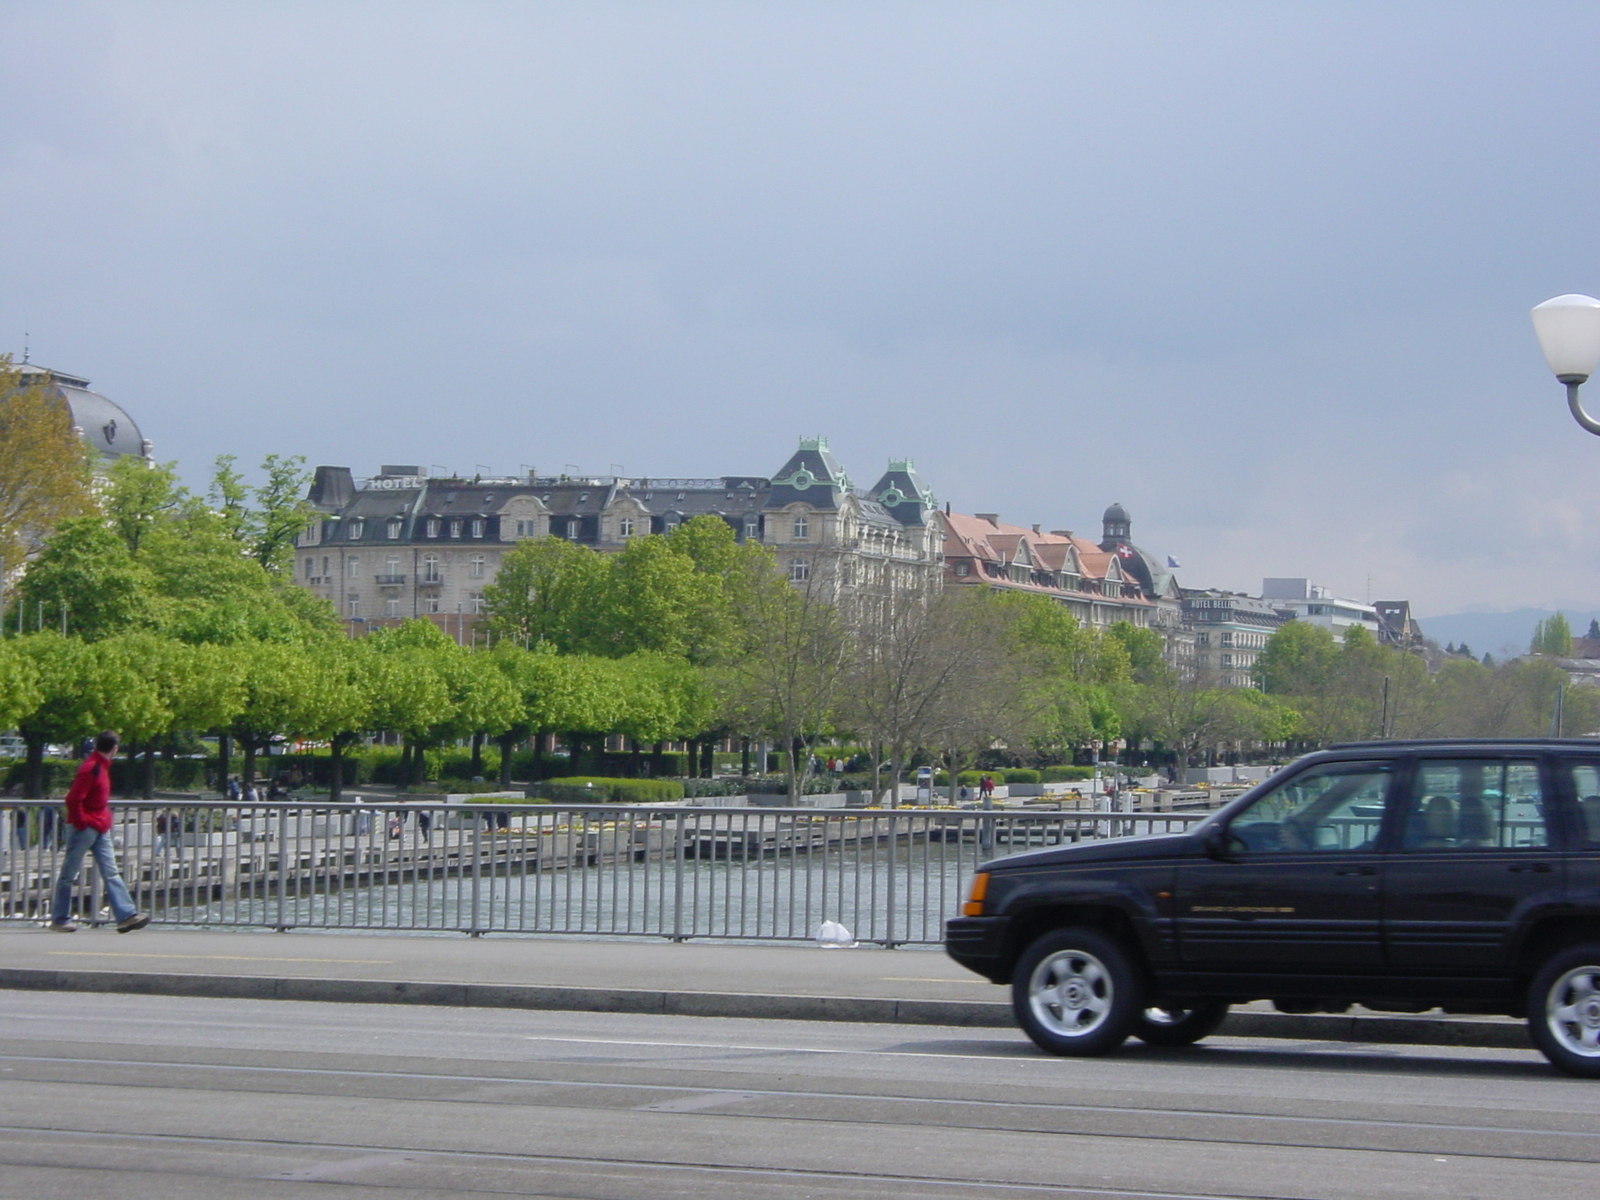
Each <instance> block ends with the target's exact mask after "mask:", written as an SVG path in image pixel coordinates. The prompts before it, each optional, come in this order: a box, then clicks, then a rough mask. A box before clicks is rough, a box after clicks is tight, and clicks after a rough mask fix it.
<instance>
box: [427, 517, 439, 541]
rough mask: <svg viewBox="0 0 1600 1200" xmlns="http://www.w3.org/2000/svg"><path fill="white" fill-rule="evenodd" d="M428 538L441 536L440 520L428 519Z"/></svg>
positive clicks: (435, 518)
mask: <svg viewBox="0 0 1600 1200" xmlns="http://www.w3.org/2000/svg"><path fill="white" fill-rule="evenodd" d="M428 536H429V537H438V536H439V518H438V517H429V518H428Z"/></svg>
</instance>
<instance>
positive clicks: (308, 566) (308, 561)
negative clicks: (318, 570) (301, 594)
mask: <svg viewBox="0 0 1600 1200" xmlns="http://www.w3.org/2000/svg"><path fill="white" fill-rule="evenodd" d="M313 561H314V560H312V559H309V558H308V559H306V578H307V579H310V578H311V566H312V563H313Z"/></svg>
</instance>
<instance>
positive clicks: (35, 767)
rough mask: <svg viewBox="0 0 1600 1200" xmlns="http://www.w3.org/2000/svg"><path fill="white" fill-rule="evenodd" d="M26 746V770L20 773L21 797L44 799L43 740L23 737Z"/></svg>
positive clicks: (30, 736) (27, 735)
mask: <svg viewBox="0 0 1600 1200" xmlns="http://www.w3.org/2000/svg"><path fill="white" fill-rule="evenodd" d="M22 740H23V741H25V742H26V743H27V744H28V758H27V764H28V765H27V768H26V769H25V770H24V771H23V773H22V795H23V797H24V798H25V799H28V800H42V799H43V798H44V738H42V737H35V736H32V735H29V734H24V735H23V739H22Z"/></svg>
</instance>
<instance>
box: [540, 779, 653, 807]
mask: <svg viewBox="0 0 1600 1200" xmlns="http://www.w3.org/2000/svg"><path fill="white" fill-rule="evenodd" d="M531 794H532V795H534V796H537V797H539V798H540V799H544V800H555V801H559V802H561V803H563V804H588V803H601V802H605V803H615V804H660V803H663V802H665V801H668V800H682V799H683V783H682V782H681V781H680V780H677V779H615V778H608V777H607V776H604V775H567V776H564V777H561V778H557V779H546V780H543V781H541V782H539V783H537V784H535V785H534V786H533V789H532V793H531Z"/></svg>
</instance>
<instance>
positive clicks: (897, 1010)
mask: <svg viewBox="0 0 1600 1200" xmlns="http://www.w3.org/2000/svg"><path fill="white" fill-rule="evenodd" d="M0 989H12V990H17V991H43V992H121V993H129V994H134V995H147V996H205V997H212V998H219V999H231V1000H311V1001H318V1002H321V1003H325V1004H435V1005H447V1006H450V1007H455V1008H523V1009H556V1010H564V1011H569V1012H610V1013H651V1014H657V1015H665V1016H682V1017H750V1018H756V1019H762V1020H776V1021H852V1022H862V1023H867V1024H890V1025H892V1024H900V1025H958V1026H960V1025H964V1026H970V1027H984V1028H991V1029H993V1028H1007V1027H1009V1026H1011V1025H1012V1024H1013V1020H1012V1016H1011V1006H1010V1005H1009V1004H1002V1003H994V1002H990V1001H980V1000H893V999H884V998H875V997H867V996H861V997H851V996H794V995H773V994H766V993H749V992H689V991H655V990H652V989H648V988H592V987H563V986H560V985H546V984H508V983H403V982H397V981H393V980H384V979H323V978H304V977H294V976H272V975H191V974H184V973H181V972H153V971H59V970H46V969H41V968H30V967H5V968H0ZM1218 1032H1219V1033H1220V1034H1221V1035H1222V1036H1224V1037H1249V1038H1293V1039H1296V1040H1299V1041H1314V1042H1367V1043H1374V1044H1384V1045H1413V1046H1479V1047H1489V1048H1495V1049H1511V1050H1528V1049H1531V1048H1532V1045H1533V1043H1532V1042H1530V1041H1529V1040H1528V1033H1527V1028H1526V1026H1524V1025H1522V1024H1521V1023H1519V1022H1513V1021H1508V1020H1495V1019H1466V1020H1454V1019H1451V1018H1448V1017H1407V1016H1399V1017H1389V1016H1381V1015H1378V1016H1368V1015H1365V1014H1363V1015H1356V1016H1348V1015H1328V1014H1314V1015H1305V1016H1301V1015H1292V1014H1288V1013H1274V1012H1233V1013H1230V1014H1229V1015H1228V1019H1227V1020H1226V1021H1224V1022H1223V1025H1222V1028H1221V1029H1220V1030H1219V1031H1218Z"/></svg>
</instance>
